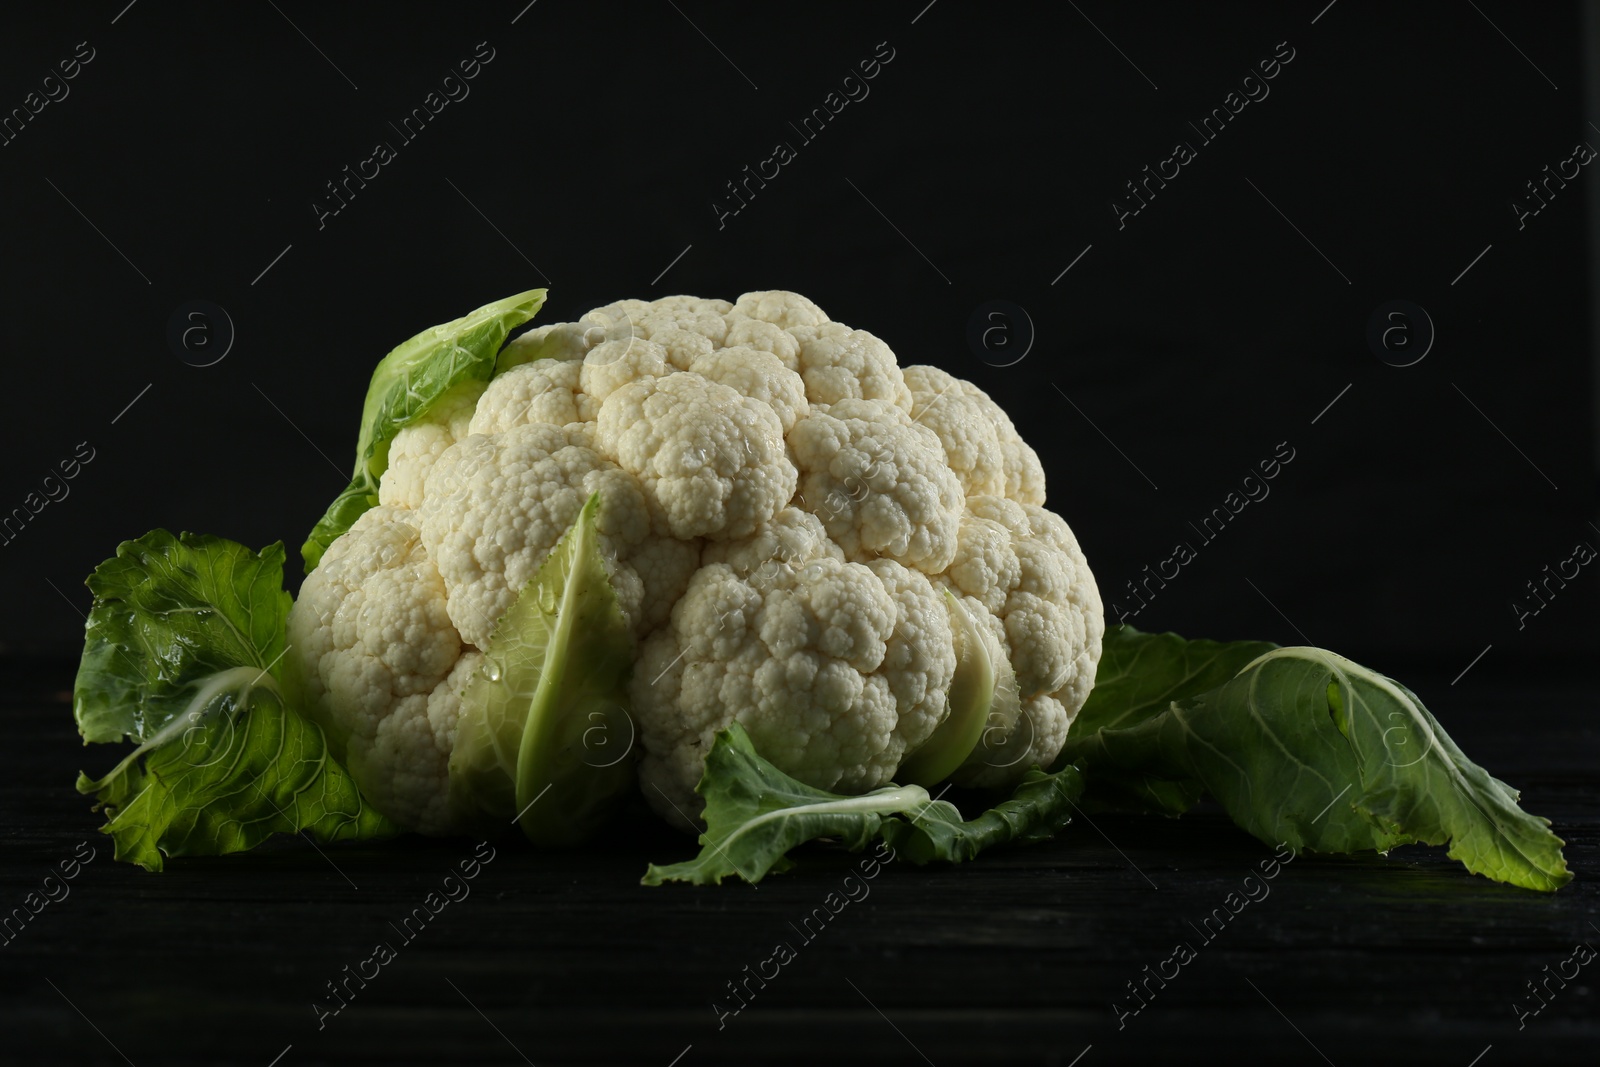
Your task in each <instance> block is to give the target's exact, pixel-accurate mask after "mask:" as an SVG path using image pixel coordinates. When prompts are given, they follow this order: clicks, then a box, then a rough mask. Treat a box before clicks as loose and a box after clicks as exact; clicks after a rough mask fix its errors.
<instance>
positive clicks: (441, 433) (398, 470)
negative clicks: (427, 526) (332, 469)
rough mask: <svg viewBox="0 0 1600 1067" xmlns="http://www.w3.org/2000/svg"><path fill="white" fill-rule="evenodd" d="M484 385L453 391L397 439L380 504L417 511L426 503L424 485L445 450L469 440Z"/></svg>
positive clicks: (466, 384)
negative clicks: (468, 435) (423, 491)
mask: <svg viewBox="0 0 1600 1067" xmlns="http://www.w3.org/2000/svg"><path fill="white" fill-rule="evenodd" d="M483 393H484V383H483V382H480V381H468V382H463V383H461V384H460V385H458V386H456V387H455V388H454V389H451V390H450V391H449V392H447V393H446V394H445V395H444V396H443V397H441V398H440V399H439V401H438V403H436V404H435V405H434V408H433V410H432V411H429V412H428V414H427V415H425V416H424V417H423V418H421V419H419V420H418V421H416V422H414V423H412V424H411V425H410V426H407V427H406V428H405V429H403V430H401V431H400V432H399V433H397V434H395V435H394V440H392V441H390V442H389V466H388V468H387V469H386V470H385V471H384V472H383V477H382V478H381V479H380V480H379V482H378V503H380V504H383V505H385V506H387V507H397V508H414V507H416V506H417V505H418V504H420V503H421V502H422V483H423V480H424V479H426V478H427V477H428V471H429V470H430V469H432V467H433V464H434V462H435V461H436V460H438V458H439V457H440V456H442V455H444V450H445V449H447V448H449V447H450V446H451V445H453V444H455V443H456V442H457V441H459V440H461V439H462V438H463V437H465V436H467V434H468V432H469V428H468V427H469V424H470V423H471V421H472V417H473V416H472V413H473V409H474V406H475V405H476V404H477V403H478V399H479V398H480V397H481V396H482V395H483Z"/></svg>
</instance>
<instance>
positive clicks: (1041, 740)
mask: <svg viewBox="0 0 1600 1067" xmlns="http://www.w3.org/2000/svg"><path fill="white" fill-rule="evenodd" d="M943 577H944V580H945V581H948V582H949V583H950V584H951V585H952V586H954V587H955V590H956V591H957V592H958V593H961V594H965V595H966V596H968V597H971V598H972V600H974V601H976V602H977V603H978V604H981V605H982V607H983V609H984V610H985V611H986V612H989V613H992V615H993V616H994V618H995V619H997V620H998V621H999V624H1000V627H1001V628H1002V629H1003V631H1004V634H1003V640H1004V644H1003V648H1004V650H1005V652H1006V655H1007V657H1008V658H1009V661H1010V665H1011V668H1012V670H1013V671H1014V672H1015V678H1016V686H1017V691H1018V695H1019V696H1020V698H1021V701H1022V715H1021V717H1020V718H1019V719H1018V721H1017V724H1016V726H1015V728H1014V730H1012V731H1009V732H1008V734H1007V735H1006V737H1005V738H997V737H993V736H986V738H985V741H984V746H985V748H986V749H988V750H990V751H988V752H987V753H985V754H984V758H983V760H982V763H983V765H984V766H982V767H977V768H969V769H968V772H964V774H963V775H958V777H957V780H958V781H960V782H961V783H962V784H964V785H974V786H976V785H1000V784H1004V783H1005V782H1006V781H1009V780H1011V779H1014V778H1015V777H1016V776H1018V775H1020V774H1021V773H1022V772H1023V771H1025V770H1026V769H1027V768H1028V767H1030V766H1033V765H1034V764H1035V763H1044V764H1048V763H1049V762H1050V761H1052V760H1054V759H1055V756H1056V754H1057V753H1058V752H1059V751H1060V750H1061V745H1062V744H1063V743H1065V741H1066V734H1067V727H1068V726H1069V725H1071V722H1072V720H1073V718H1075V717H1076V716H1077V714H1078V711H1079V709H1080V708H1082V707H1083V704H1084V701H1086V700H1087V699H1088V698H1089V690H1090V688H1091V687H1092V686H1093V685H1094V673H1095V667H1096V665H1097V664H1098V663H1099V661H1100V643H1101V639H1102V638H1103V637H1104V635H1105V617H1104V614H1103V611H1102V607H1101V603H1100V592H1099V589H1098V588H1097V587H1096V585H1095V581H1094V575H1093V574H1092V573H1091V572H1090V571H1089V565H1088V563H1087V561H1085V559H1084V558H1083V551H1082V550H1081V549H1080V548H1079V547H1078V542H1077V538H1075V537H1074V536H1073V534H1072V530H1071V529H1070V528H1069V527H1068V526H1067V524H1066V522H1065V521H1064V520H1063V519H1062V518H1061V517H1060V516H1059V515H1056V514H1054V513H1053V512H1049V511H1046V510H1044V509H1043V508H1041V507H1036V506H1032V505H1024V504H1018V503H1016V502H1015V501H1012V500H1007V499H1005V498H1004V497H994V496H980V497H972V498H970V499H969V500H968V501H967V514H966V515H965V516H964V517H963V519H962V522H961V532H960V535H959V536H958V538H957V549H956V556H955V559H954V561H953V562H952V563H951V564H950V567H949V569H948V570H947V571H946V572H945V574H944V576H943ZM1052 746H1053V747H1052ZM969 772H970V773H969Z"/></svg>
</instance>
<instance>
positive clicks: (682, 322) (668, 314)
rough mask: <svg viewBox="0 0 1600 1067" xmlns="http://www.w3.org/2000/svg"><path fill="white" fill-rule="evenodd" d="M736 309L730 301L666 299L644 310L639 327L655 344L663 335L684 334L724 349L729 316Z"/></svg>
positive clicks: (648, 305) (691, 297) (675, 297)
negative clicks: (721, 346)
mask: <svg viewBox="0 0 1600 1067" xmlns="http://www.w3.org/2000/svg"><path fill="white" fill-rule="evenodd" d="M732 310H733V305H732V304H730V303H728V302H727V301H726V300H702V299H701V298H700V297H698V296H664V297H662V298H661V299H660V300H652V301H650V303H649V304H647V305H645V307H644V308H643V309H641V310H640V312H639V316H638V319H637V321H636V323H635V325H636V326H637V328H638V329H639V331H640V332H642V333H643V334H644V336H645V337H648V338H650V339H651V340H655V339H656V337H657V335H659V334H676V333H677V332H678V331H682V332H685V333H690V334H698V335H699V336H701V337H704V338H705V339H706V340H708V341H710V342H711V343H712V344H713V345H718V346H720V345H721V344H722V343H723V337H724V335H726V334H727V332H728V319H727V315H728V312H730V311H732Z"/></svg>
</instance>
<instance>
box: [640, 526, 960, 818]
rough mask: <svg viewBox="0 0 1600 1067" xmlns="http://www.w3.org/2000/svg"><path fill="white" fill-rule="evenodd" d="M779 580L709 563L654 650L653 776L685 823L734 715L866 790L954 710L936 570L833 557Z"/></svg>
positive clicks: (650, 705) (796, 764)
mask: <svg viewBox="0 0 1600 1067" xmlns="http://www.w3.org/2000/svg"><path fill="white" fill-rule="evenodd" d="M758 536H759V535H758ZM758 573H759V572H758ZM767 577H768V578H769V580H767V581H765V582H763V583H762V584H760V585H758V584H756V581H755V575H754V574H752V575H751V576H750V577H740V576H739V574H738V573H736V572H735V571H734V569H733V568H732V567H730V566H729V565H728V564H726V563H712V564H710V565H708V566H705V567H703V568H702V569H701V570H700V571H699V573H697V574H696V575H695V576H694V578H693V580H691V582H690V583H689V589H688V592H686V593H685V594H684V595H683V598H682V599H681V600H679V601H678V605H677V607H675V608H674V609H673V612H672V623H671V625H670V626H668V627H665V628H663V629H661V630H659V631H657V633H656V634H655V635H654V636H653V637H651V638H650V639H649V640H648V641H646V642H645V644H644V647H643V649H642V650H641V653H640V658H639V662H638V665H637V668H636V670H635V673H634V678H633V683H632V698H633V706H634V712H635V714H636V715H637V716H638V719H639V725H640V738H641V740H642V741H643V743H644V747H645V758H644V763H643V766H642V768H641V781H642V782H644V783H645V784H646V794H647V795H646V799H647V800H649V801H650V803H651V804H652V805H653V806H655V808H656V810H657V811H658V812H660V813H661V815H662V816H663V817H664V818H666V819H668V820H669V821H672V822H674V823H677V824H678V825H680V826H686V827H687V825H688V824H690V823H692V820H693V819H695V818H697V817H698V815H699V811H700V798H699V797H697V796H696V795H695V793H694V785H695V782H696V781H698V780H699V776H700V773H701V770H702V768H703V764H704V761H705V755H706V752H707V751H709V749H710V746H711V743H712V740H713V738H714V737H715V734H716V732H717V731H718V730H720V729H722V728H724V727H726V726H727V725H728V724H729V723H731V722H733V721H735V720H737V721H738V722H740V723H741V724H742V725H743V726H744V728H745V729H746V730H747V731H748V732H749V734H750V737H751V739H752V741H753V742H754V743H755V745H756V748H757V750H758V751H760V752H761V753H762V755H763V756H764V757H765V758H766V759H768V760H769V761H771V762H772V763H773V764H774V765H775V766H777V767H779V768H780V769H782V770H783V771H785V772H786V773H788V774H791V775H793V776H794V777H796V778H798V779H800V780H801V781H803V782H806V783H808V784H810V785H814V786H817V787H818V788H822V789H831V790H838V791H843V792H850V793H854V792H862V791H865V790H868V789H873V788H876V787H877V786H880V785H883V784H884V783H886V782H888V781H889V780H890V779H891V778H893V776H894V772H895V769H896V768H897V767H898V766H899V764H900V759H901V757H902V756H904V755H905V753H906V752H908V751H910V750H912V749H914V748H915V747H916V746H917V745H920V744H921V743H922V742H923V741H924V740H926V739H927V737H928V735H929V734H931V733H932V732H933V729H934V727H935V726H936V725H937V724H938V721H939V720H940V718H942V716H943V715H944V711H945V697H946V694H947V692H948V689H949V685H950V680H951V678H952V676H953V675H954V673H955V655H954V652H953V651H952V649H953V639H952V636H951V633H950V626H949V617H948V615H947V613H946V611H945V608H944V605H943V603H942V601H941V600H940V597H941V596H942V594H941V593H939V592H938V591H937V590H936V589H935V588H934V587H933V586H932V584H931V583H930V582H929V581H928V579H927V578H926V577H925V576H924V575H922V574H920V573H918V572H916V571H911V570H908V569H906V568H905V567H902V566H900V565H899V564H897V563H894V562H892V561H890V560H879V561H878V562H876V563H875V564H873V565H872V567H867V566H864V565H862V564H859V563H844V562H841V561H839V560H838V559H835V558H832V557H830V556H822V557H819V558H815V559H811V560H808V561H805V562H803V563H800V564H798V565H793V564H790V565H785V566H781V567H779V568H777V569H776V571H775V572H773V573H771V574H770V575H768V576H767Z"/></svg>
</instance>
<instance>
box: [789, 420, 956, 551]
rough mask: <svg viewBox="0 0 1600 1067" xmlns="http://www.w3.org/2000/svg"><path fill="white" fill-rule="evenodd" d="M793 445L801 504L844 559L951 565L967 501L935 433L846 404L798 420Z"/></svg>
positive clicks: (912, 423) (907, 422) (792, 436)
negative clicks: (885, 558) (812, 513)
mask: <svg viewBox="0 0 1600 1067" xmlns="http://www.w3.org/2000/svg"><path fill="white" fill-rule="evenodd" d="M789 445H790V447H792V448H793V449H794V455H795V462H796V463H797V464H798V465H799V467H800V470H801V479H800V493H801V496H802V497H803V498H804V499H805V500H806V503H807V507H809V508H810V509H812V510H813V511H815V512H816V513H817V515H818V516H819V517H820V518H821V519H822V522H823V525H824V526H825V527H827V530H828V533H829V535H830V536H831V537H832V538H833V540H835V541H837V542H838V543H839V546H840V547H841V548H843V549H844V554H845V556H846V557H848V558H849V559H852V560H867V559H872V558H875V557H876V556H888V557H889V558H891V559H894V560H898V561H899V562H901V563H904V564H907V565H908V566H912V567H916V568H917V569H919V570H921V571H924V572H926V573H928V574H938V573H939V572H940V571H942V570H944V569H945V568H946V567H947V566H949V565H950V561H951V559H952V558H954V556H955V552H956V533H957V531H958V529H959V528H960V524H961V513H962V504H963V500H964V496H963V494H962V492H961V483H960V482H959V481H957V480H956V476H955V473H954V472H953V471H951V469H950V466H949V464H947V463H946V462H945V459H944V449H943V447H942V446H941V445H940V444H939V438H938V435H937V434H935V433H934V432H933V431H932V430H930V429H928V428H927V427H926V426H921V425H919V424H917V423H914V422H912V421H911V418H910V416H908V415H907V414H906V413H905V412H904V411H902V410H901V409H900V408H898V407H895V406H894V405H892V404H888V403H885V402H884V401H881V400H844V401H841V402H839V403H837V404H833V405H831V406H830V407H829V408H828V409H827V410H826V411H822V410H813V411H812V413H811V415H810V416H809V417H808V418H805V419H802V420H800V422H799V423H798V424H796V426H795V428H794V430H793V431H792V432H791V433H790V434H789Z"/></svg>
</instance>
